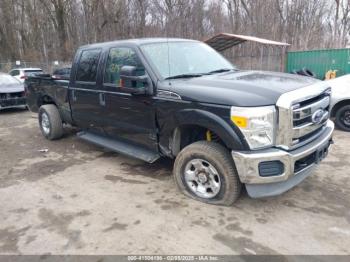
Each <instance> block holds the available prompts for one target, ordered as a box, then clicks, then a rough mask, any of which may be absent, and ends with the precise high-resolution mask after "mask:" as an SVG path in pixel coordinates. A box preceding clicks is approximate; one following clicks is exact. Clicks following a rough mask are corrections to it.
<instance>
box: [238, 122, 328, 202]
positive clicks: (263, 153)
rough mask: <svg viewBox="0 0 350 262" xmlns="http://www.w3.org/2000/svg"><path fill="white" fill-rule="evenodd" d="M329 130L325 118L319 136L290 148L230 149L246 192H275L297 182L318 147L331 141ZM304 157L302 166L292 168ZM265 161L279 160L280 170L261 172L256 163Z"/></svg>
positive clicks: (311, 165)
mask: <svg viewBox="0 0 350 262" xmlns="http://www.w3.org/2000/svg"><path fill="white" fill-rule="evenodd" d="M333 130H334V124H333V122H332V121H330V120H328V122H327V125H326V127H325V130H324V131H323V133H322V135H321V136H320V137H318V138H317V139H316V140H314V141H312V142H310V143H308V144H307V145H305V146H303V147H300V148H298V149H295V150H293V151H285V150H282V149H278V148H270V149H266V150H259V151H250V152H237V151H232V157H233V160H234V162H235V164H236V168H237V171H238V175H239V178H240V180H241V182H242V183H244V184H246V188H247V192H248V194H249V195H250V196H251V197H267V196H275V195H279V194H282V193H284V192H286V191H287V190H289V189H291V188H292V187H294V186H295V185H297V184H299V183H300V182H301V181H302V180H304V179H305V178H306V177H307V176H308V175H310V174H311V171H312V169H313V168H314V167H315V165H316V164H318V163H319V160H320V159H319V158H318V156H317V155H318V150H319V149H320V148H324V149H328V146H329V145H330V144H331V142H332V134H333ZM313 156H315V159H314V161H312V159H311V157H313ZM304 159H308V161H309V162H308V163H307V164H305V167H303V168H302V169H300V168H298V170H297V171H296V170H295V169H296V167H297V165H298V164H299V163H300V162H301V161H303V160H304ZM310 159H311V163H310ZM269 161H280V162H281V163H282V164H283V166H284V170H283V173H282V174H280V175H276V176H261V175H260V172H259V164H260V163H262V162H269Z"/></svg>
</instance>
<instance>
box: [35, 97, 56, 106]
mask: <svg viewBox="0 0 350 262" xmlns="http://www.w3.org/2000/svg"><path fill="white" fill-rule="evenodd" d="M47 104H54V105H56V103H55V101H54V100H53V99H52V98H51V97H49V96H47V95H45V96H40V97H39V98H38V101H37V105H38V108H40V107H41V106H42V105H47Z"/></svg>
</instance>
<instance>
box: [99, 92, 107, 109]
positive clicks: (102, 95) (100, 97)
mask: <svg viewBox="0 0 350 262" xmlns="http://www.w3.org/2000/svg"><path fill="white" fill-rule="evenodd" d="M99 100H100V105H101V106H105V105H106V96H105V94H104V93H100V94H99Z"/></svg>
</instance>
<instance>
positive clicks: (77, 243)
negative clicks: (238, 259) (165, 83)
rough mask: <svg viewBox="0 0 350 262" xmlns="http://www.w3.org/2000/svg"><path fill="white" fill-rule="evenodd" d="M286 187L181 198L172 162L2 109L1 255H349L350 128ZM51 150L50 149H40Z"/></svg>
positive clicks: (341, 133) (14, 111) (31, 115)
mask: <svg viewBox="0 0 350 262" xmlns="http://www.w3.org/2000/svg"><path fill="white" fill-rule="evenodd" d="M334 140H335V143H336V144H335V145H333V146H332V148H331V152H330V156H329V157H328V158H327V159H326V160H325V161H324V162H323V163H322V165H321V166H319V167H318V169H317V171H316V172H315V173H314V174H313V175H312V176H311V177H309V178H308V179H306V180H305V181H304V182H303V183H302V184H300V185H299V186H298V187H296V188H295V189H293V190H291V191H289V192H288V193H286V194H284V195H282V196H279V197H275V198H269V199H262V200H254V199H250V198H249V197H248V196H247V195H246V194H243V196H242V197H241V198H240V200H239V201H238V202H237V204H236V205H235V206H233V207H217V206H211V205H206V204H202V203H199V202H196V201H193V200H190V199H188V198H186V197H184V196H183V195H182V194H180V193H179V192H178V191H177V189H176V187H175V184H174V181H173V179H172V176H171V169H172V162H171V161H168V160H161V161H158V162H157V163H155V164H153V165H150V164H145V163H143V162H140V161H137V160H134V159H130V158H127V157H124V156H122V155H118V154H115V153H111V152H107V151H104V150H103V149H102V148H99V147H96V146H94V145H91V144H87V143H85V142H83V141H80V140H79V139H77V138H76V136H75V132H74V130H71V129H68V130H67V134H66V135H65V137H64V138H63V139H61V140H59V141H54V142H50V141H47V140H45V139H44V138H43V137H42V136H41V133H40V131H39V128H38V124H37V119H36V115H35V114H32V113H30V112H28V111H23V110H7V111H1V112H0V148H1V150H0V163H1V169H0V253H1V254H49V253H51V254H99V255H101V254H192V255H193V254H198V255H200V254H215V255H219V254H350V248H349V247H350V179H349V174H350V171H349V161H350V152H349V150H348V147H349V145H350V144H349V143H350V134H349V133H345V132H340V131H336V132H335V135H334ZM41 149H48V152H46V153H45V152H39V150H41Z"/></svg>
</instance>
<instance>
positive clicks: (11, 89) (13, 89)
mask: <svg viewBox="0 0 350 262" xmlns="http://www.w3.org/2000/svg"><path fill="white" fill-rule="evenodd" d="M17 92H24V86H23V84H21V83H18V84H10V85H9V84H6V85H0V94H4V93H17Z"/></svg>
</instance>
